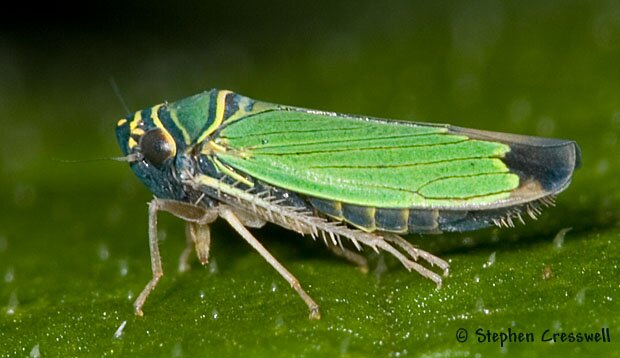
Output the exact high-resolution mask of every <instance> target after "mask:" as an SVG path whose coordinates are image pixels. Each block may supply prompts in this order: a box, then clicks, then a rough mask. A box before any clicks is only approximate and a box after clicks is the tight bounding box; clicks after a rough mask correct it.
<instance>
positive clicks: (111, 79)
mask: <svg viewBox="0 0 620 358" xmlns="http://www.w3.org/2000/svg"><path fill="white" fill-rule="evenodd" d="M110 85H111V86H112V90H113V91H114V94H116V97H117V98H118V100H119V101H120V102H121V105H122V106H123V108H125V111H126V112H127V115H130V114H131V112H130V111H129V107H127V103H125V99H123V96H122V95H121V91H120V90H119V89H118V85H117V84H116V81H115V80H114V77H110Z"/></svg>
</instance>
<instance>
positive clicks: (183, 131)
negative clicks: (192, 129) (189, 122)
mask: <svg viewBox="0 0 620 358" xmlns="http://www.w3.org/2000/svg"><path fill="white" fill-rule="evenodd" d="M168 113H170V119H172V122H173V123H174V125H175V126H177V128H179V130H180V131H181V135H183V140H184V141H185V144H187V145H190V144H191V142H192V140H191V139H190V137H189V133H187V130H186V129H185V127H183V125H182V124H181V121H180V120H179V116H177V112H176V111H175V110H171V111H169V112H168Z"/></svg>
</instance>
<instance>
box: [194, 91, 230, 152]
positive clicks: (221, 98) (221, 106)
mask: <svg viewBox="0 0 620 358" xmlns="http://www.w3.org/2000/svg"><path fill="white" fill-rule="evenodd" d="M229 93H232V92H231V91H227V90H222V91H220V92H219V93H218V94H217V101H216V102H215V120H214V121H213V124H211V125H210V126H209V128H207V130H206V131H204V133H202V134H201V135H200V137H198V140H197V141H196V142H198V143H200V142H202V141H203V140H204V139H205V138H207V136H208V135H210V134H211V133H213V132H215V130H216V129H218V128H219V127H220V125H221V124H222V122H223V121H224V111H225V110H226V96H227V95H228V94H229Z"/></svg>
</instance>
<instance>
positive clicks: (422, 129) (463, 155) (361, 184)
mask: <svg viewBox="0 0 620 358" xmlns="http://www.w3.org/2000/svg"><path fill="white" fill-rule="evenodd" d="M219 140H220V142H221V143H222V144H223V145H224V146H225V147H227V151H226V152H224V153H218V154H217V156H218V158H219V159H220V160H221V161H222V162H224V163H225V164H228V165H230V166H231V167H233V168H235V169H236V170H239V171H242V172H245V173H247V174H249V175H251V176H252V177H255V178H258V179H260V180H263V181H265V182H267V183H269V184H271V185H275V186H279V187H282V188H285V189H287V190H291V191H294V192H298V193H302V194H306V195H310V196H314V197H318V198H323V199H329V200H335V201H342V202H347V203H351V204H356V205H363V206H372V207H384V208H406V207H431V206H459V205H465V204H467V205H474V204H484V203H489V202H493V201H497V200H501V199H505V198H507V197H508V196H509V195H510V192H511V191H512V190H514V189H515V188H517V187H518V186H519V177H518V176H517V175H515V174H513V173H510V172H509V170H508V168H507V167H506V165H505V164H504V162H503V161H502V159H501V158H503V157H504V155H505V154H506V153H507V152H508V151H509V150H510V148H509V147H508V146H507V145H505V144H502V143H499V142H493V141H484V140H475V139H470V138H468V137H467V136H466V135H463V134H458V135H457V134H452V133H450V132H449V130H448V128H447V127H446V126H441V125H437V126H434V125H422V124H414V123H406V122H392V121H390V122H387V121H380V120H372V119H366V118H357V117H350V116H342V115H332V114H325V113H320V112H310V111H304V110H276V111H268V112H263V113H259V114H256V115H252V116H249V117H247V118H244V119H241V120H238V121H235V122H232V123H229V124H226V123H225V124H224V126H223V128H222V130H221V131H220V132H219Z"/></svg>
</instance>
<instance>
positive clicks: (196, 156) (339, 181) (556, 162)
mask: <svg viewBox="0 0 620 358" xmlns="http://www.w3.org/2000/svg"><path fill="white" fill-rule="evenodd" d="M116 136H117V139H118V142H119V144H120V147H121V150H122V152H123V155H124V156H125V159H126V160H127V161H129V163H130V166H131V168H132V170H133V171H134V173H135V174H136V175H137V176H138V178H139V179H140V180H141V181H142V182H143V183H144V184H145V185H146V186H147V187H148V188H149V189H150V190H151V192H152V193H153V194H154V196H155V197H154V199H153V200H152V201H151V202H150V203H149V245H150V251H151V265H152V273H153V276H152V279H151V280H150V281H149V283H148V284H147V285H146V287H145V288H144V290H143V291H142V292H141V293H140V295H139V296H138V297H137V299H136V301H135V303H134V308H135V313H136V314H137V315H140V316H141V315H142V314H143V313H142V308H143V306H144V303H145V301H146V299H147V297H148V295H149V294H150V292H151V291H152V290H153V289H154V288H155V286H156V285H157V282H158V281H159V279H160V278H161V277H162V275H163V269H162V264H161V258H160V253H159V248H158V242H157V213H158V212H159V211H166V212H169V213H171V214H173V215H175V216H177V217H179V218H181V219H183V220H184V221H185V222H186V237H187V247H186V249H185V250H184V252H183V254H182V255H181V259H180V264H179V268H180V269H181V270H186V269H187V268H188V267H189V265H188V259H189V256H190V254H191V252H192V250H195V251H196V253H197V256H198V259H199V260H200V262H201V263H202V264H206V263H207V261H208V259H209V246H210V241H211V237H210V232H209V224H210V223H212V222H213V221H214V220H216V219H217V218H218V217H221V218H222V219H224V220H226V221H227V222H228V223H229V224H230V225H231V226H232V227H233V228H234V229H235V230H236V231H237V232H238V233H239V235H240V236H241V237H242V238H243V239H245V241H247V243H249V244H250V245H251V246H252V247H253V248H254V249H255V250H256V251H258V253H259V254H260V255H261V256H263V257H264V258H265V259H266V261H267V262H268V263H269V264H270V265H272V266H273V268H275V269H276V270H277V271H278V272H279V273H280V274H281V275H282V277H284V279H285V280H286V281H287V282H288V283H289V284H290V285H291V286H292V288H293V289H294V290H295V291H297V293H298V294H299V295H300V297H301V298H302V299H303V301H304V302H305V303H306V305H307V306H308V309H309V310H310V318H312V319H318V318H320V313H319V306H318V304H317V303H316V301H315V300H313V299H312V297H311V296H310V295H309V294H308V293H306V291H305V290H304V289H303V287H302V286H301V284H300V283H299V281H298V280H297V279H296V278H295V277H294V276H293V275H292V274H291V273H290V272H289V271H288V270H287V269H286V268H285V267H284V266H283V265H282V264H280V263H279V262H278V261H277V260H276V259H275V258H274V257H273V256H272V255H271V254H270V253H269V251H268V250H267V249H265V247H263V245H261V243H260V242H259V241H258V240H257V239H256V238H255V237H254V236H253V235H252V233H251V232H250V231H249V230H248V228H258V227H261V226H263V225H265V224H266V223H267V222H270V223H274V224H276V225H280V226H282V227H284V228H287V229H290V230H293V231H296V232H298V233H300V234H302V235H307V236H311V237H313V238H315V239H317V238H320V239H322V240H323V241H324V242H325V244H326V245H327V247H328V248H329V249H331V250H332V251H334V253H336V254H338V255H340V256H343V257H345V258H347V259H349V260H351V261H353V262H355V263H356V264H358V265H360V266H362V267H365V266H366V260H365V258H364V257H363V256H361V255H360V254H359V253H358V252H357V251H359V250H361V249H362V247H364V246H367V247H370V248H371V249H373V250H375V251H385V252H387V253H389V254H391V255H393V256H394V257H396V258H397V259H398V260H399V261H400V262H401V263H402V264H403V266H405V268H407V269H408V270H410V271H411V270H413V271H416V272H418V273H419V274H421V275H422V276H424V277H426V278H428V279H430V280H432V281H433V282H435V283H436V284H437V285H438V286H440V285H441V282H442V275H443V276H445V275H446V274H447V273H448V263H447V262H446V261H444V260H442V259H441V258H438V257H436V256H434V255H432V254H430V253H428V252H425V251H423V250H421V249H419V248H416V247H414V246H413V245H412V244H411V243H410V242H409V241H407V240H405V239H403V238H402V237H401V236H400V235H401V234H408V233H422V234H437V233H441V232H464V231H470V230H476V229H481V228H485V227H489V226H493V225H495V226H499V227H512V226H514V224H515V222H517V221H520V222H524V220H525V218H526V217H531V218H536V217H537V216H538V215H539V214H540V212H541V210H542V208H543V207H545V206H549V205H551V204H553V202H554V198H555V196H556V195H557V194H558V193H560V192H561V191H563V190H564V189H566V188H567V187H568V185H569V184H570V182H571V178H572V175H573V171H574V170H575V169H576V168H578V167H579V165H580V160H581V159H580V156H581V155H580V151H579V147H578V146H577V144H576V143H575V142H573V141H569V140H561V139H549V138H540V137H530V136H523V135H515V134H505V133H495V132H488V131H481V130H475V129H466V128H460V127H455V126H451V125H445V124H431V123H415V122H404V121H393V120H385V119H378V118H371V117H367V116H356V115H345V114H339V113H331V112H323V111H317V110H309V109H304V108H298V107H291V106H284V105H278V104H271V103H266V102H262V101H256V100H253V99H250V98H248V97H245V96H242V95H239V94H236V93H234V92H231V91H225V90H216V89H213V90H210V91H207V92H203V93H201V94H198V95H195V96H192V97H189V98H185V99H182V100H179V101H176V102H173V103H163V104H158V105H156V106H153V107H151V108H147V109H145V110H142V111H138V112H135V113H134V114H131V115H129V116H127V117H126V118H123V119H121V120H119V121H118V123H117V127H116Z"/></svg>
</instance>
